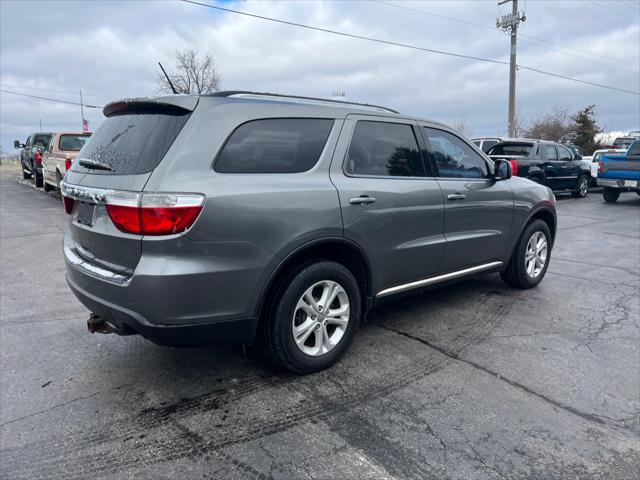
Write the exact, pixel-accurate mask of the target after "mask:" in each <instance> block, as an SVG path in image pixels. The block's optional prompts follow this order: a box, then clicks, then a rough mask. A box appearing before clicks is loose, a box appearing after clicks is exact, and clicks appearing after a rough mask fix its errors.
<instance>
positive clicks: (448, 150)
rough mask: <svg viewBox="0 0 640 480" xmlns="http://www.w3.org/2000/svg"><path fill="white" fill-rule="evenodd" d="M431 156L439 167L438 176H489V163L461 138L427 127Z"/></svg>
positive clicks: (426, 132)
mask: <svg viewBox="0 0 640 480" xmlns="http://www.w3.org/2000/svg"><path fill="white" fill-rule="evenodd" d="M424 131H425V134H426V135H427V138H428V139H429V144H430V145H431V155H432V156H433V159H434V161H435V164H436V166H437V167H438V176H440V177H451V178H485V177H487V176H488V175H489V171H488V169H487V163H486V162H485V161H484V159H483V158H482V157H481V156H480V155H478V154H477V153H476V152H475V150H473V149H472V148H471V147H470V146H469V145H467V144H466V143H465V142H464V141H463V140H462V139H461V138H459V137H456V136H455V135H453V134H451V133H449V132H445V131H443V130H438V129H435V128H429V127H425V129H424Z"/></svg>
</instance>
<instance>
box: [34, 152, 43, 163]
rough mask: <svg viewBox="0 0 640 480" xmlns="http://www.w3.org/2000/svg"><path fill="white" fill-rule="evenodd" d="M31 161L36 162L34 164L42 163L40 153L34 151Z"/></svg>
mask: <svg viewBox="0 0 640 480" xmlns="http://www.w3.org/2000/svg"><path fill="white" fill-rule="evenodd" d="M33 161H34V162H36V165H42V154H41V153H40V152H36V153H35V154H34V155H33Z"/></svg>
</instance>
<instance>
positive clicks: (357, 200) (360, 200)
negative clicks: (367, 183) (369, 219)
mask: <svg viewBox="0 0 640 480" xmlns="http://www.w3.org/2000/svg"><path fill="white" fill-rule="evenodd" d="M375 201H376V199H375V198H373V197H368V196H366V195H362V196H360V197H354V198H350V199H349V203H350V204H351V205H369V204H370V203H373V202H375Z"/></svg>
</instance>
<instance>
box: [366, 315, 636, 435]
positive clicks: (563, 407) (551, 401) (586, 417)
mask: <svg viewBox="0 0 640 480" xmlns="http://www.w3.org/2000/svg"><path fill="white" fill-rule="evenodd" d="M373 324H374V325H376V326H378V327H379V328H382V329H384V330H388V331H390V332H394V333H396V334H398V335H402V336H403V337H406V338H409V339H411V340H415V341H416V342H420V343H422V344H424V345H426V346H428V347H429V348H432V349H434V350H437V351H438V352H440V353H442V354H443V355H445V356H447V357H449V358H451V359H453V360H457V361H459V362H463V363H466V364H467V365H469V366H471V367H473V368H475V369H477V370H480V371H482V372H484V373H487V374H489V375H491V376H493V377H496V378H498V379H499V380H501V381H503V382H505V383H507V384H508V385H511V386H512V387H514V388H517V389H518V390H521V391H523V392H525V393H527V394H529V395H533V396H535V397H536V398H538V399H540V400H542V401H544V402H546V403H548V404H550V405H553V406H554V407H556V408H560V409H561V410H564V411H566V412H568V413H571V414H573V415H576V416H578V417H580V418H582V419H584V420H587V421H590V422H594V423H597V424H599V425H610V426H613V427H618V428H621V426H620V425H618V424H616V423H611V422H610V421H605V420H603V418H602V417H601V416H600V415H595V414H592V413H586V412H583V411H581V410H579V409H577V408H575V407H573V406H571V405H567V404H565V403H561V402H559V401H557V400H554V399H553V398H550V397H547V396H546V395H543V394H541V393H538V392H536V391H535V390H532V389H531V388H529V387H527V386H526V385H523V384H521V383H518V382H516V381H514V380H511V379H509V378H506V377H504V376H503V375H501V374H499V373H497V372H494V371H492V370H490V369H489V368H487V367H485V366H483V365H480V364H479V363H476V362H474V361H472V360H468V359H466V358H462V357H461V356H460V355H459V354H457V353H455V352H450V351H448V350H447V349H445V348H442V347H440V346H439V345H436V344H434V343H432V342H430V341H428V340H425V339H424V338H421V337H418V336H416V335H412V334H410V333H407V332H403V331H402V330H398V329H395V328H393V327H389V326H387V325H382V324H379V323H373ZM622 428H624V425H623V426H622Z"/></svg>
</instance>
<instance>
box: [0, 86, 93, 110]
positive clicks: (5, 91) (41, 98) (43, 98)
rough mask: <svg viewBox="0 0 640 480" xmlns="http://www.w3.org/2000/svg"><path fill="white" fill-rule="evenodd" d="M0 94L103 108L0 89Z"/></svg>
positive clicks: (90, 106)
mask: <svg viewBox="0 0 640 480" xmlns="http://www.w3.org/2000/svg"><path fill="white" fill-rule="evenodd" d="M0 92H4V93H10V94H12V95H20V96H22V97H29V98H37V99H39V100H47V101H49V102H58V103H66V104H68V105H82V106H84V107H86V108H100V109H102V108H103V107H100V106H98V105H87V104H86V103H83V104H80V103H79V102H70V101H68V100H60V99H58V98H49V97H40V96H38V95H27V94H26V93H20V92H12V91H10V90H5V89H4V88H0Z"/></svg>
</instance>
